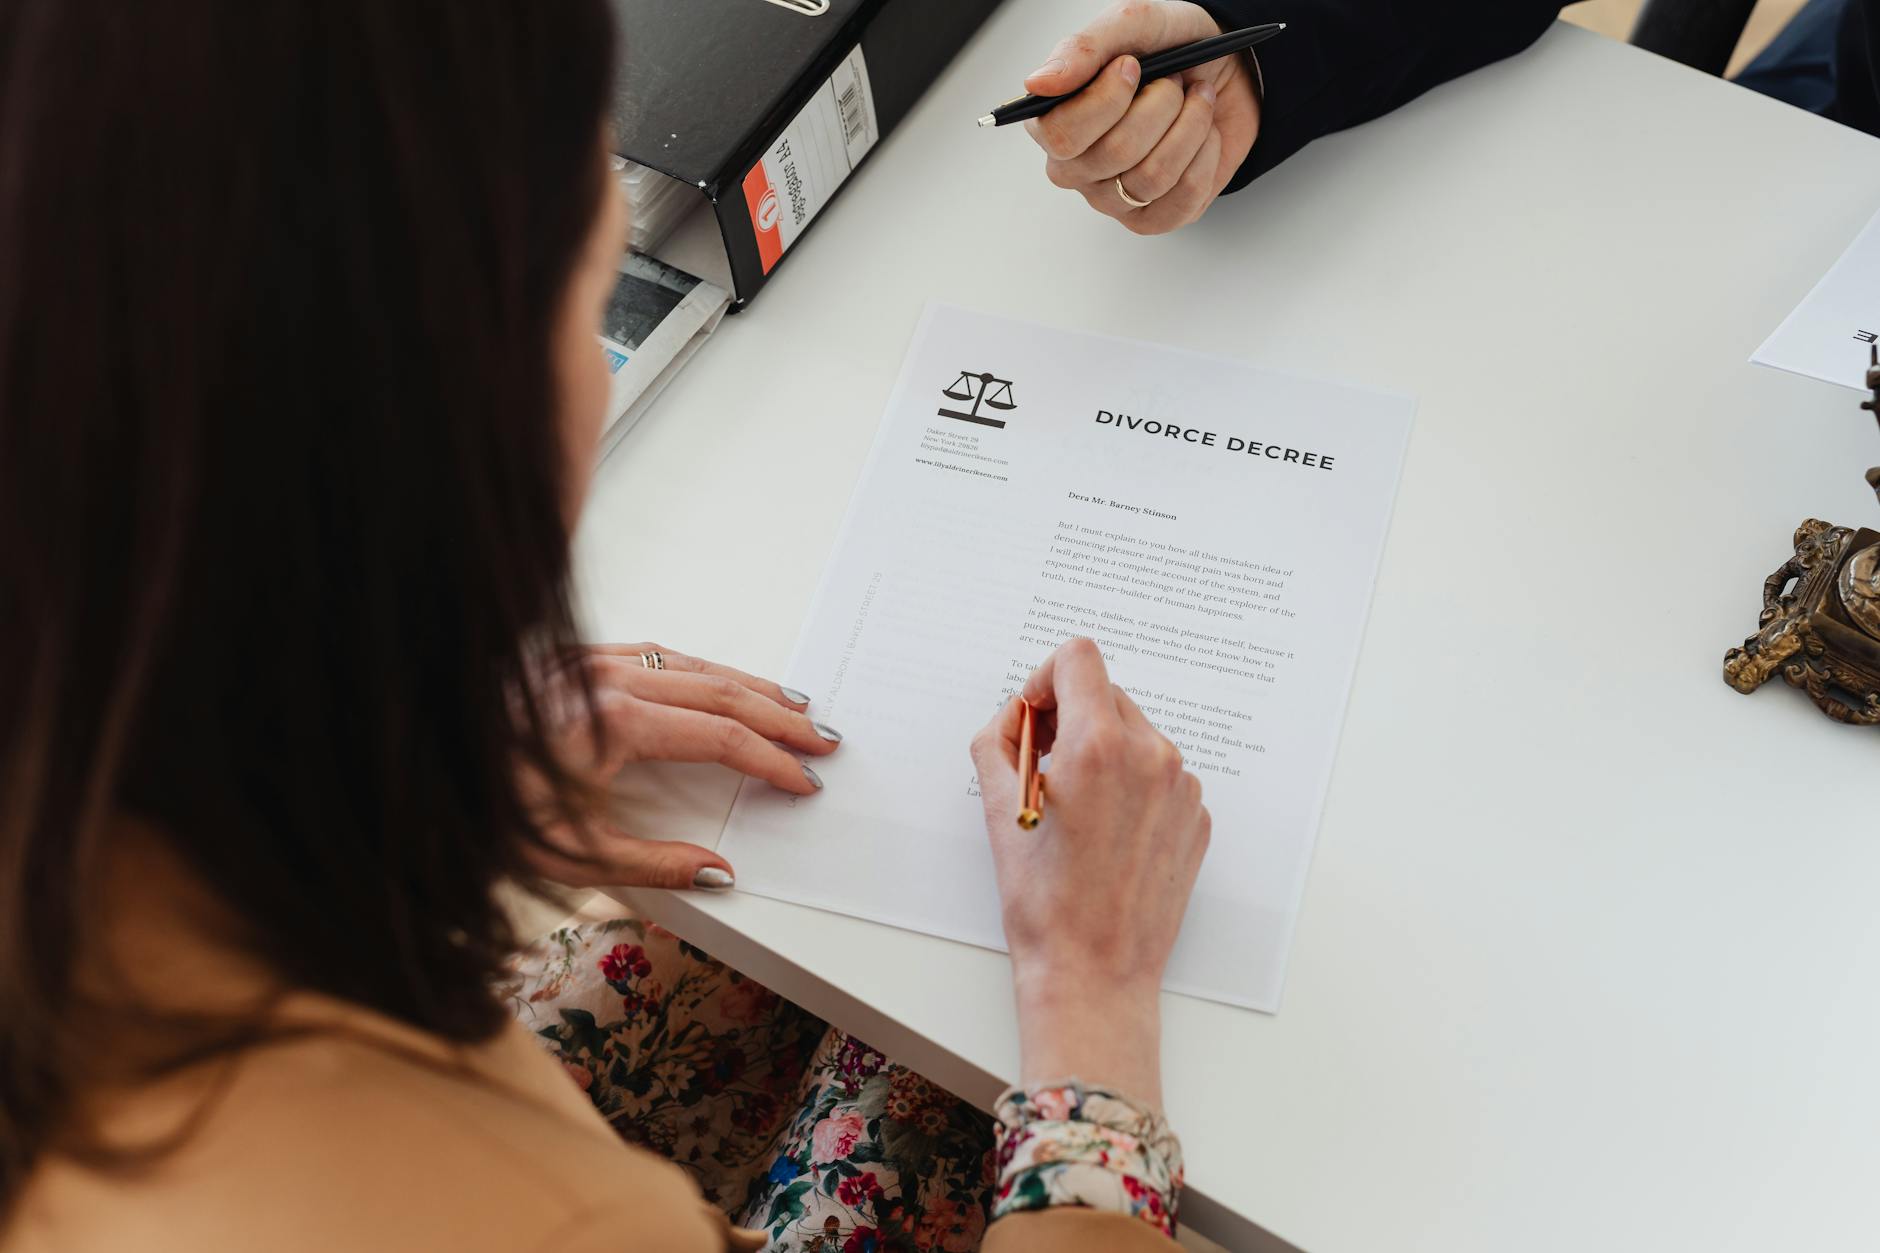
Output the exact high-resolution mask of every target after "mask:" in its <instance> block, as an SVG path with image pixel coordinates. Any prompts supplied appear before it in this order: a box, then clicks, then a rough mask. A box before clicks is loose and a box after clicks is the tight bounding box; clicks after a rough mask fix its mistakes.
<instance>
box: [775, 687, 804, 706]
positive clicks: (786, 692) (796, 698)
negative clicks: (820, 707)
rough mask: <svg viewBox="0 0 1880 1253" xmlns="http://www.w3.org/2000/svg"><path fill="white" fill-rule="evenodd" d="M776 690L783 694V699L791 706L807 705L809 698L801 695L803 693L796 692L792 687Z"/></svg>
mask: <svg viewBox="0 0 1880 1253" xmlns="http://www.w3.org/2000/svg"><path fill="white" fill-rule="evenodd" d="M778 690H780V691H781V692H782V693H783V698H784V699H785V700H787V701H789V702H790V703H791V704H792V705H807V704H809V697H807V696H805V695H803V693H801V692H799V691H797V690H796V689H795V688H793V687H784V688H779V689H778Z"/></svg>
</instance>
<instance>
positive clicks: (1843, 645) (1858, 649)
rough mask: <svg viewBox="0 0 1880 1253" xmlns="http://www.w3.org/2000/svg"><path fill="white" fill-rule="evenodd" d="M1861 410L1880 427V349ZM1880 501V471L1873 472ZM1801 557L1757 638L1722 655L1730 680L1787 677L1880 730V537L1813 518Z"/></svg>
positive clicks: (1838, 715)
mask: <svg viewBox="0 0 1880 1253" xmlns="http://www.w3.org/2000/svg"><path fill="white" fill-rule="evenodd" d="M1867 389H1868V391H1869V392H1871V393H1872V395H1871V396H1870V397H1869V399H1867V400H1865V401H1863V402H1862V403H1861V408H1863V409H1866V410H1868V411H1869V412H1871V413H1873V414H1874V416H1875V418H1876V419H1877V420H1880V347H1876V348H1873V349H1870V350H1869V353H1868V367H1867ZM1867 483H1868V485H1869V486H1870V487H1872V488H1873V489H1874V494H1875V495H1876V496H1880V466H1876V467H1875V468H1873V469H1871V470H1869V471H1867ZM1794 541H1795V555H1794V556H1792V557H1790V558H1789V559H1788V560H1787V561H1785V562H1783V563H1782V565H1781V566H1780V567H1778V568H1777V570H1776V572H1775V573H1774V574H1771V575H1770V576H1769V577H1768V578H1767V579H1765V580H1763V608H1762V614H1761V616H1760V617H1759V618H1758V619H1757V625H1758V628H1759V629H1758V630H1757V632H1756V634H1754V635H1752V636H1750V637H1749V638H1748V639H1746V640H1744V641H1743V645H1742V647H1740V648H1732V649H1731V650H1730V651H1729V652H1728V653H1725V654H1724V658H1723V678H1724V682H1726V683H1728V684H1729V685H1730V686H1731V687H1733V688H1735V689H1736V690H1737V691H1739V692H1745V693H1748V692H1753V691H1755V690H1756V689H1757V688H1759V687H1761V686H1762V685H1763V684H1764V683H1767V682H1768V681H1769V680H1770V678H1771V677H1773V676H1774V675H1777V674H1780V675H1781V676H1782V678H1783V680H1784V681H1785V682H1787V683H1788V684H1789V685H1790V686H1791V687H1799V688H1801V689H1803V690H1804V691H1806V692H1807V693H1808V695H1809V697H1810V698H1811V699H1812V700H1813V701H1814V702H1815V705H1816V707H1818V708H1819V709H1820V710H1821V712H1823V713H1825V714H1827V715H1828V716H1829V717H1830V718H1833V719H1834V720H1835V721H1836V722H1846V723H1853V724H1855V725H1858V726H1876V725H1880V531H1873V530H1869V529H1867V528H1865V527H1862V528H1859V529H1856V528H1854V527H1846V526H1834V525H1832V524H1830V523H1827V522H1823V521H1821V520H1820V519H1818V518H1810V519H1808V520H1807V521H1805V522H1803V523H1802V524H1801V526H1799V527H1797V528H1796V529H1795V537H1794Z"/></svg>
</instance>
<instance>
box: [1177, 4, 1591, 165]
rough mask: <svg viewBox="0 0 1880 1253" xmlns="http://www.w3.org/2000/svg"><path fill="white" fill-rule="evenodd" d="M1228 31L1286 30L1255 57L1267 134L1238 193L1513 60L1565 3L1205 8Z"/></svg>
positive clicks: (1255, 149)
mask: <svg viewBox="0 0 1880 1253" xmlns="http://www.w3.org/2000/svg"><path fill="white" fill-rule="evenodd" d="M1200 3H1201V5H1202V7H1203V8H1205V9H1207V10H1208V12H1209V13H1211V14H1213V16H1214V20H1215V21H1217V22H1219V23H1220V24H1221V28H1222V29H1223V30H1234V29H1237V28H1239V27H1242V26H1255V25H1258V24H1260V23H1262V22H1285V23H1286V32H1285V33H1284V34H1282V35H1280V36H1278V37H1277V38H1274V39H1271V40H1268V41H1267V42H1266V43H1264V44H1262V45H1260V47H1258V48H1257V49H1255V50H1254V52H1255V56H1256V57H1257V58H1258V60H1259V65H1260V79H1261V83H1262V87H1263V98H1262V102H1261V107H1260V134H1259V137H1258V138H1257V139H1255V140H1254V144H1253V151H1252V152H1250V153H1249V154H1248V155H1247V160H1246V162H1245V163H1244V164H1243V165H1242V166H1241V167H1240V171H1239V172H1238V173H1236V174H1235V175H1234V177H1233V180H1232V181H1231V182H1229V183H1228V184H1227V190H1228V191H1234V190H1237V189H1238V188H1241V187H1244V186H1246V185H1247V183H1249V182H1250V181H1252V180H1253V179H1255V178H1257V177H1259V176H1260V175H1261V174H1264V173H1266V171H1268V170H1270V169H1272V168H1273V167H1274V166H1276V165H1278V164H1279V163H1280V162H1282V161H1284V160H1285V159H1286V158H1287V157H1290V156H1291V155H1292V154H1293V153H1295V152H1297V151H1299V150H1300V149H1301V148H1303V147H1305V146H1306V145H1307V144H1309V143H1311V142H1312V141H1313V140H1315V139H1317V138H1318V137H1319V136H1321V135H1329V134H1331V133H1332V132H1333V131H1340V130H1343V129H1345V128H1346V127H1347V126H1356V125H1357V124H1358V123H1360V122H1368V121H1370V120H1371V119H1372V118H1375V117H1381V116H1382V115H1384V114H1386V113H1388V112H1390V111H1391V110H1392V109H1394V108H1396V107H1397V106H1398V105H1400V104H1403V103H1405V102H1406V101H1409V100H1413V99H1415V98H1416V97H1417V96H1420V95H1422V94H1423V93H1424V92H1426V91H1428V90H1429V89H1430V88H1432V87H1434V86H1436V85H1437V84H1438V83H1442V82H1447V81H1448V80H1449V79H1452V78H1455V77H1457V76H1459V75H1462V74H1467V73H1468V72H1469V71H1470V70H1474V69H1479V68H1480V67H1482V66H1484V65H1487V64H1489V63H1490V62H1491V61H1499V60H1500V59H1501V58H1503V57H1506V56H1512V55H1514V54H1515V53H1517V52H1519V51H1521V49H1523V48H1525V47H1527V46H1528V45H1529V44H1531V43H1533V42H1534V41H1535V40H1536V39H1539V38H1540V36H1541V33H1542V32H1543V31H1545V30H1546V29H1547V27H1548V26H1549V25H1550V24H1552V22H1553V20H1554V18H1556V17H1557V16H1559V13H1560V8H1561V2H1560V0H1435V2H1434V3H1424V4H1412V3H1410V2H1409V0H1200Z"/></svg>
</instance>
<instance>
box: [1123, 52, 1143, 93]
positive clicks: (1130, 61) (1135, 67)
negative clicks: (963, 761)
mask: <svg viewBox="0 0 1880 1253" xmlns="http://www.w3.org/2000/svg"><path fill="white" fill-rule="evenodd" d="M1141 78H1142V62H1140V61H1138V60H1137V59H1136V58H1135V57H1124V58H1123V81H1124V82H1126V83H1128V84H1129V85H1130V86H1131V87H1134V86H1135V85H1136V83H1137V81H1138V80H1139V79H1141Z"/></svg>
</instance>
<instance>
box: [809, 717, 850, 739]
mask: <svg viewBox="0 0 1880 1253" xmlns="http://www.w3.org/2000/svg"><path fill="white" fill-rule="evenodd" d="M810 725H811V726H812V727H815V728H816V734H818V735H820V736H822V737H823V738H824V739H825V740H828V741H829V742H830V743H831V744H840V743H841V742H842V732H840V731H838V730H836V729H835V728H834V727H832V726H826V725H824V724H823V723H820V722H812V723H810Z"/></svg>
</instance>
